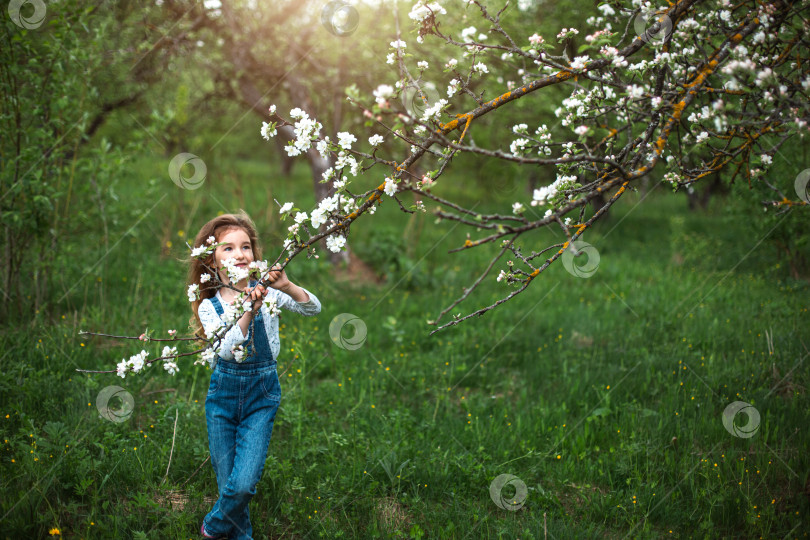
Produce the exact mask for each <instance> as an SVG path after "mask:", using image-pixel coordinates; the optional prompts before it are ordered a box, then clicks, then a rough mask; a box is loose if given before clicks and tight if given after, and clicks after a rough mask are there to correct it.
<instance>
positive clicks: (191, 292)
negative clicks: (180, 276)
mask: <svg viewBox="0 0 810 540" xmlns="http://www.w3.org/2000/svg"><path fill="white" fill-rule="evenodd" d="M199 292H200V286H199V285H197V284H196V283H192V284H191V285H189V286H188V292H187V294H188V301H189V302H193V301H194V300H196V299H197V295H198V294H199Z"/></svg>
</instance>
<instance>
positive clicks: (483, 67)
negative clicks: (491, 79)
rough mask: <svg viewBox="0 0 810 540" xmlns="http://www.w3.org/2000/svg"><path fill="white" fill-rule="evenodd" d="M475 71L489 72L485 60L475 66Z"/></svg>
mask: <svg viewBox="0 0 810 540" xmlns="http://www.w3.org/2000/svg"><path fill="white" fill-rule="evenodd" d="M473 72H475V73H489V69H487V65H486V64H484V63H483V62H478V63H477V64H475V65H474V66H473Z"/></svg>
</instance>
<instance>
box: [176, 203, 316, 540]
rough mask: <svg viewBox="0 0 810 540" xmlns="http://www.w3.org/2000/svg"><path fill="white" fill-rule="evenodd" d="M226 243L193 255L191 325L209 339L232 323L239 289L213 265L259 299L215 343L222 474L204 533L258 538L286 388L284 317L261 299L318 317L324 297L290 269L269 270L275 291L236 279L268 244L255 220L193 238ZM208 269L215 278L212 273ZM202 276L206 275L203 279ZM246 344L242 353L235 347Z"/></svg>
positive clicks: (210, 414) (212, 405) (216, 223)
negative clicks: (260, 504) (259, 495)
mask: <svg viewBox="0 0 810 540" xmlns="http://www.w3.org/2000/svg"><path fill="white" fill-rule="evenodd" d="M210 237H213V238H214V242H212V243H223V244H222V245H220V246H217V247H216V250H215V251H214V253H213V254H211V255H209V256H208V257H207V259H204V260H200V259H198V258H192V259H191V265H190V268H189V279H188V285H193V284H198V285H199V287H200V298H199V299H197V300H194V301H192V302H191V305H192V311H193V312H194V317H192V318H191V320H190V323H191V325H192V328H193V329H194V331H195V334H196V335H198V336H200V337H203V334H204V336H205V337H210V336H213V335H214V332H215V331H216V330H217V329H218V328H220V327H222V326H226V323H225V320H224V319H223V318H222V315H223V314H224V313H225V310H226V309H229V310H232V309H235V308H232V307H231V303H233V302H234V300H235V299H236V297H237V295H238V293H237V292H236V291H233V290H232V289H230V288H228V287H225V286H222V285H220V284H219V283H218V282H217V280H216V279H215V278H214V277H213V276H212V275H211V272H209V270H208V269H207V268H206V265H207V266H208V267H209V268H211V269H214V270H215V271H216V272H217V273H218V275H219V279H220V280H221V281H222V283H224V284H226V285H227V284H230V285H233V286H235V287H236V288H237V289H238V290H240V291H243V290H244V291H245V292H247V293H249V295H248V296H247V298H246V299H244V300H243V301H244V302H246V303H247V302H252V304H251V307H252V309H251V311H246V312H245V314H244V315H242V316H241V318H239V320H238V323H237V324H234V325H233V327H232V328H231V329H230V330H229V331H228V332H227V333H226V334H225V335H224V337H223V338H222V340H221V342H220V343H219V345H218V346H217V347H215V348H216V349H217V350H218V351H219V353H218V354H215V355H214V357H213V359H212V360H211V366H212V367H213V372H212V373H211V382H210V385H209V387H208V395H207V397H206V399H205V419H206V422H207V425H208V445H209V450H210V452H211V463H212V465H213V466H214V473H215V474H216V477H217V486H218V488H219V499H218V500H217V502H216V503H215V504H214V508H213V509H212V510H211V511H210V512H209V513H208V514H207V515H206V516H205V518H204V519H203V523H202V527H201V529H200V532H201V533H202V535H203V538H226V537H227V538H238V539H240V540H241V539H247V538H252V537H253V528H252V527H251V524H250V513H249V511H248V503H249V502H250V499H251V498H252V497H253V495H255V494H256V484H257V483H258V482H259V479H260V478H261V476H262V471H263V470H264V462H265V459H266V458H267V449H268V446H269V445H270V436H271V435H272V433H273V421H274V420H275V417H276V411H278V407H279V404H280V402H281V386H280V385H279V379H278V374H277V373H276V359H277V358H278V354H279V350H280V349H281V346H280V343H279V335H278V317H274V316H272V315H271V313H270V311H269V309H268V308H267V307H266V306H264V305H263V304H262V300H263V298H264V297H265V296H267V295H269V297H270V298H271V299H273V298H274V299H275V301H276V306H277V307H278V308H282V309H287V310H290V311H295V312H296V313H300V314H302V315H307V316H312V315H317V314H318V313H320V311H321V303H320V301H318V299H317V298H316V297H315V295H314V294H312V293H311V292H309V291H307V290H306V289H303V288H301V287H299V286H298V285H295V284H294V283H292V282H291V281H290V280H289V279H287V275H286V273H285V272H284V271H283V270H281V271H273V272H270V273H269V274H268V275H267V277H265V281H266V282H269V283H270V287H271V288H270V289H267V288H265V287H264V286H263V285H260V284H258V281H257V280H254V279H251V280H250V283H248V279H247V278H244V279H242V281H239V282H238V283H231V282H230V279H229V276H228V272H227V268H226V267H225V266H226V265H224V264H223V262H224V261H227V260H228V259H234V260H233V261H229V262H228V264H231V265H233V266H236V267H237V268H244V269H247V266H248V264H249V263H250V262H251V261H254V260H261V248H260V246H259V243H258V238H257V235H256V227H255V226H254V224H253V222H252V221H251V219H250V218H249V217H248V216H247V214H245V213H244V211H240V213H239V214H225V215H221V216H218V217H216V218H214V219H212V220H211V221H209V222H208V223H206V224H205V225H204V226H203V227H202V229H200V232H199V233H197V237H196V239H195V240H194V247H199V246H205V245H208V244H207V241H208V239H209V238H210ZM206 274H208V277H205V275H206ZM201 278H202V279H201ZM240 345H241V346H242V347H241V349H243V350H242V351H239V350H237V351H234V348H236V347H238V346H240Z"/></svg>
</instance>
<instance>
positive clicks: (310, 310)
mask: <svg viewBox="0 0 810 540" xmlns="http://www.w3.org/2000/svg"><path fill="white" fill-rule="evenodd" d="M301 289H302V290H303V291H304V292H305V293H307V296H309V300H308V301H307V302H296V301H295V300H293V297H292V296H290V295H289V294H287V293H283V292H281V291H279V290H277V289H272V290H273V291H274V292H275V293H276V305H277V306H278V307H280V308H283V309H286V310H288V311H293V312H295V313H300V314H301V315H304V316H306V317H312V316H313V315H317V314H318V313H320V312H321V301H320V300H318V297H317V296H315V295H314V294H312V293H311V292H309V291H308V290H306V289H304V288H303V287H301Z"/></svg>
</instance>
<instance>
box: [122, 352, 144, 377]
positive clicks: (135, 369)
mask: <svg viewBox="0 0 810 540" xmlns="http://www.w3.org/2000/svg"><path fill="white" fill-rule="evenodd" d="M147 356H149V353H148V352H146V351H145V350H142V351H141V352H139V353H138V354H134V355H132V356H130V357H129V360H127V359H123V360H121V361H120V362H119V363H118V366H117V367H118V369H117V372H118V376H119V377H121V378H122V379H123V378H124V377H126V374H127V373H128V372H132V373H140V372H141V371H142V370H143V368H144V366H148V364H145V362H146V357H147Z"/></svg>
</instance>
